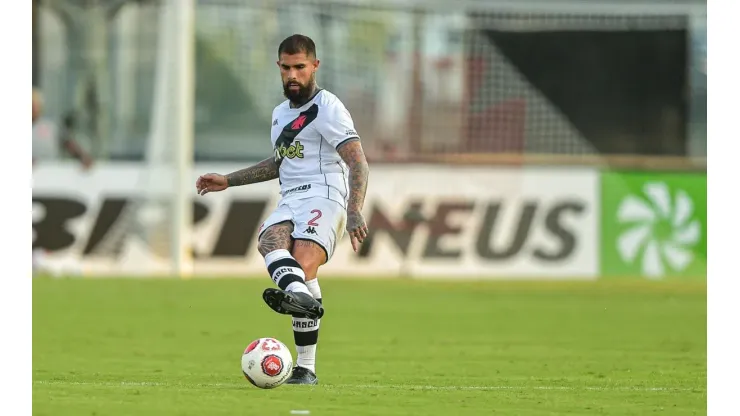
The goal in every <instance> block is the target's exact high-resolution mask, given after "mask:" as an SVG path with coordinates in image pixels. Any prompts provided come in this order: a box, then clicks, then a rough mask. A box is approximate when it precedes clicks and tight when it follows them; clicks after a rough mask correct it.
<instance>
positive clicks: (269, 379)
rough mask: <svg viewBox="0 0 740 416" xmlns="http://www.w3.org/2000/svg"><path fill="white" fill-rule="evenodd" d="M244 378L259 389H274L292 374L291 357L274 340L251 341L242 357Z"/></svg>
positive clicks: (284, 348) (285, 349)
mask: <svg viewBox="0 0 740 416" xmlns="http://www.w3.org/2000/svg"><path fill="white" fill-rule="evenodd" d="M242 372H244V377H246V378H247V380H249V382H250V383H252V384H253V385H255V386H257V387H259V388H261V389H274V388H275V387H278V386H279V385H281V384H283V383H285V381H286V380H287V379H288V378H289V377H290V375H291V373H292V372H293V355H292V354H291V353H290V350H289V349H288V347H286V346H285V344H283V343H282V342H280V341H278V340H276V339H275V338H260V339H256V340H254V341H252V342H251V343H250V344H249V346H248V347H247V349H245V350H244V355H242Z"/></svg>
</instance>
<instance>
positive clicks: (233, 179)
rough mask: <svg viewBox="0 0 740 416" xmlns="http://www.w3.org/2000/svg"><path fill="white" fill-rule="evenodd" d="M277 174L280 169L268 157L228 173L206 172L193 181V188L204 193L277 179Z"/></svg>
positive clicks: (272, 159) (271, 158)
mask: <svg viewBox="0 0 740 416" xmlns="http://www.w3.org/2000/svg"><path fill="white" fill-rule="evenodd" d="M279 176H280V169H279V167H278V165H277V163H276V162H275V159H274V158H273V157H269V158H267V159H265V160H263V161H262V162H260V163H258V164H256V165H254V166H250V167H248V168H244V169H241V170H237V171H236V172H231V173H229V174H228V175H220V174H218V173H207V174H205V175H203V176H201V177H199V178H198V180H197V181H195V189H197V190H198V193H199V194H201V195H205V194H207V193H209V192H218V191H223V190H224V189H226V188H229V187H231V186H242V185H249V184H252V183H259V182H267V181H270V180H273V179H277V178H278V177H279Z"/></svg>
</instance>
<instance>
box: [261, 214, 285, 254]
mask: <svg viewBox="0 0 740 416" xmlns="http://www.w3.org/2000/svg"><path fill="white" fill-rule="evenodd" d="M292 231H293V226H292V224H291V223H288V222H282V223H279V224H275V225H272V226H270V227H269V228H268V229H267V230H266V231H265V232H264V234H262V236H261V237H260V239H259V241H257V250H258V251H259V252H260V254H261V255H262V257H264V256H265V255H267V253H270V252H272V251H275V250H290V248H291V245H292V242H293V240H292V237H291V235H290V234H291V232H292Z"/></svg>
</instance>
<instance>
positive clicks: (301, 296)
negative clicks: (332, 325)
mask: <svg viewBox="0 0 740 416" xmlns="http://www.w3.org/2000/svg"><path fill="white" fill-rule="evenodd" d="M262 299H264V300H265V303H266V304H267V306H269V307H270V308H271V309H272V310H273V311H275V312H277V313H281V314H284V315H293V316H303V317H306V318H308V319H320V318H321V317H322V316H324V307H323V306H322V305H321V303H319V301H317V300H316V299H314V298H313V297H312V296H311V295H309V294H307V293H300V292H287V291H285V290H280V289H274V288H268V289H265V291H264V292H263V293H262Z"/></svg>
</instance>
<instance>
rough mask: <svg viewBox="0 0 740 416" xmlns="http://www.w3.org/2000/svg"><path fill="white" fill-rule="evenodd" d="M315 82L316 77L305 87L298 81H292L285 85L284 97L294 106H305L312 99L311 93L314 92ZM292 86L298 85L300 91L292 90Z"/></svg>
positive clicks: (313, 76)
mask: <svg viewBox="0 0 740 416" xmlns="http://www.w3.org/2000/svg"><path fill="white" fill-rule="evenodd" d="M315 80H316V77H315V75H312V76H311V79H309V80H308V84H306V85H303V84H301V83H300V82H298V81H290V82H289V83H287V84H283V95H284V96H285V98H287V99H289V100H290V101H291V102H292V103H293V104H298V105H303V104H305V103H306V102H307V101H308V100H309V98H311V93H312V92H313V90H314V88H313V86H314V84H315ZM291 85H298V90H297V91H293V90H291V89H290V86H291Z"/></svg>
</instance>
